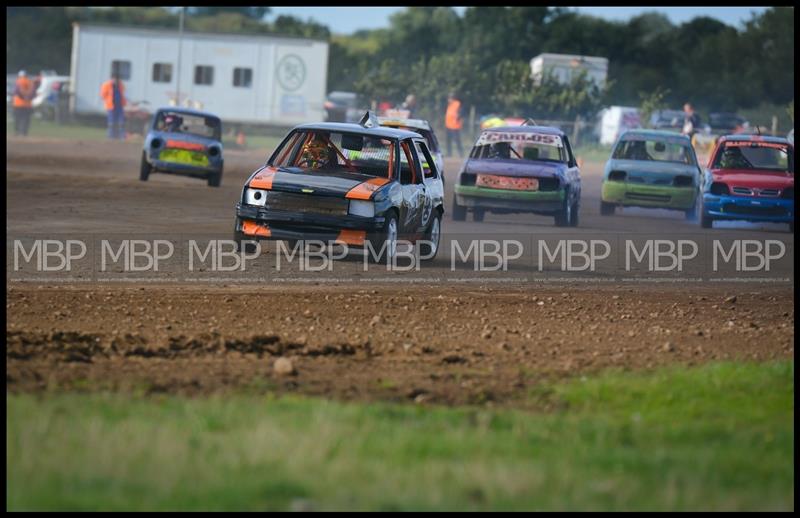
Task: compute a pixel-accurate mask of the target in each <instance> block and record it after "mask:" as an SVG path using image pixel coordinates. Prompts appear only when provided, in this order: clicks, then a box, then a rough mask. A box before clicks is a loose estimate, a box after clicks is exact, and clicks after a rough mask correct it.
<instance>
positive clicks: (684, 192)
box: [600, 130, 701, 219]
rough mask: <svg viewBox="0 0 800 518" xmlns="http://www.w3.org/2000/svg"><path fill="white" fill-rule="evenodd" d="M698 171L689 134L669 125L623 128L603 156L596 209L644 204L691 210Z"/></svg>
mask: <svg viewBox="0 0 800 518" xmlns="http://www.w3.org/2000/svg"><path fill="white" fill-rule="evenodd" d="M700 180H701V171H700V166H699V165H698V162H697V156H696V155H695V152H694V148H693V147H692V144H691V141H690V140H689V137H688V136H686V135H679V134H676V133H673V132H670V131H658V130H629V131H626V132H625V133H623V134H622V135H620V137H619V139H618V140H617V142H616V144H615V145H614V149H613V151H612V152H611V158H610V159H609V160H608V162H606V166H605V171H604V173H603V185H602V190H601V195H600V199H601V201H600V214H601V215H603V216H610V215H612V214H614V210H615V209H616V207H650V208H659V209H671V210H680V211H684V212H685V214H686V217H687V218H688V219H694V218H695V214H696V202H697V195H698V193H699V189H700Z"/></svg>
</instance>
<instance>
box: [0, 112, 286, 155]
mask: <svg viewBox="0 0 800 518" xmlns="http://www.w3.org/2000/svg"><path fill="white" fill-rule="evenodd" d="M6 134H8V135H13V134H14V122H13V119H11V118H10V117H9V118H6ZM28 135H29V136H31V137H45V138H63V139H71V140H90V141H91V140H98V141H105V140H107V138H108V137H107V135H106V128H104V127H99V126H88V125H83V124H56V123H55V122H52V121H47V120H41V119H36V118H34V119H32V120H31V127H30V131H29V132H28ZM281 140H282V137H277V136H265V135H249V136H247V148H248V149H256V150H264V152H265V153H266V152H271V151H272V150H273V149H275V148H276V147H277V146H278V144H280V143H281ZM139 142H141V137H139ZM222 145H223V146H225V147H227V148H230V149H235V148H236V145H235V138H234V137H231V136H229V135H225V136H224V137H223V140H222Z"/></svg>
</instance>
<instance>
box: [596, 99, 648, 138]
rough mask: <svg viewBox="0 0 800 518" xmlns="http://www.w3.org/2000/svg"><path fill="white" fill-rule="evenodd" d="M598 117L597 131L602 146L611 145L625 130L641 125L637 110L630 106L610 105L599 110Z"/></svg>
mask: <svg viewBox="0 0 800 518" xmlns="http://www.w3.org/2000/svg"><path fill="white" fill-rule="evenodd" d="M599 118H600V122H599V124H598V133H599V137H600V144H601V145H603V146H610V145H612V144H613V143H614V142H616V141H617V137H619V136H620V134H621V133H622V132H623V131H625V130H629V129H635V128H641V127H642V122H641V119H640V118H639V110H638V109H637V108H633V107H630V106H610V107H608V108H605V109H603V110H602V111H601V112H600V114H599Z"/></svg>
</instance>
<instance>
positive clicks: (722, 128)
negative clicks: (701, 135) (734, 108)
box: [708, 112, 750, 135]
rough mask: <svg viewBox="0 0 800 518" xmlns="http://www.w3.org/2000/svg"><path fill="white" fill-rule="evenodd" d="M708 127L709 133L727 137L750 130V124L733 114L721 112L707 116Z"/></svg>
mask: <svg viewBox="0 0 800 518" xmlns="http://www.w3.org/2000/svg"><path fill="white" fill-rule="evenodd" d="M708 126H709V127H710V128H711V133H714V134H716V135H729V134H733V133H742V132H743V131H747V130H748V128H750V122H748V120H747V119H745V118H744V117H741V116H739V115H736V114H735V113H728V112H721V113H712V114H710V115H709V116H708Z"/></svg>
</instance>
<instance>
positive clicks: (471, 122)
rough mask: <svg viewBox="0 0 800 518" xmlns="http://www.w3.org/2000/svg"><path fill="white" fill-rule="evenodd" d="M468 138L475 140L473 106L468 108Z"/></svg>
mask: <svg viewBox="0 0 800 518" xmlns="http://www.w3.org/2000/svg"><path fill="white" fill-rule="evenodd" d="M469 138H470V140H475V105H474V104H473V105H472V106H470V108H469Z"/></svg>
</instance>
